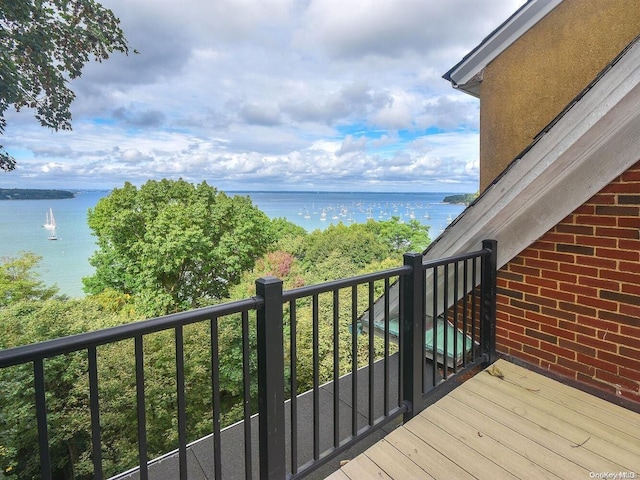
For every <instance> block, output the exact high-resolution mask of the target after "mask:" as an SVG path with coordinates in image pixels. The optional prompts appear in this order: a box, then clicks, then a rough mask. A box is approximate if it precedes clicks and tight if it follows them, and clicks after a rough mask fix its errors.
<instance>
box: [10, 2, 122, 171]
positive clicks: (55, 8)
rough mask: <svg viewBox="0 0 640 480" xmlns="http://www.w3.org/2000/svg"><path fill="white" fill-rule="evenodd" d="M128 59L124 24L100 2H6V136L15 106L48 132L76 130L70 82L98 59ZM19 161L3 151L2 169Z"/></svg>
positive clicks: (73, 96) (11, 167)
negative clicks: (9, 115) (117, 54)
mask: <svg viewBox="0 0 640 480" xmlns="http://www.w3.org/2000/svg"><path fill="white" fill-rule="evenodd" d="M114 51H120V52H123V53H128V45H127V41H126V39H125V37H124V33H123V32H122V30H121V28H120V20H119V19H118V18H116V17H115V15H114V14H113V12H112V11H111V10H109V9H107V8H104V7H103V6H102V5H100V4H99V3H98V2H96V1H94V0H47V1H39V0H2V2H0V134H4V130H5V127H6V119H5V117H4V114H5V112H6V110H7V109H8V108H9V106H11V105H13V106H14V107H15V109H16V110H17V111H19V110H21V109H22V108H25V107H26V108H31V109H33V110H35V117H36V119H37V120H38V121H39V122H40V124H41V125H42V126H45V127H49V128H52V129H54V130H60V129H61V130H70V129H71V112H70V106H71V102H72V101H73V99H74V98H75V94H74V93H73V91H72V90H71V89H70V88H69V87H68V82H69V80H73V79H74V78H77V77H79V76H80V75H81V73H82V68H83V67H84V65H85V64H86V63H87V62H88V61H89V60H90V59H91V57H93V58H94V59H95V60H96V61H99V62H100V61H102V60H106V59H107V58H109V55H110V54H111V53H112V52H114ZM14 168H15V159H14V158H13V157H11V156H10V155H9V153H7V151H6V150H5V149H4V147H3V146H2V145H0V169H1V170H5V171H10V170H13V169H14Z"/></svg>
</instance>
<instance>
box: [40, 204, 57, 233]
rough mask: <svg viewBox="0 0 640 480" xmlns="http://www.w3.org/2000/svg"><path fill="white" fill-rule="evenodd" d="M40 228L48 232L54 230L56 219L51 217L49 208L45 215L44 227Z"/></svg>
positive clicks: (51, 210) (51, 211) (51, 212)
mask: <svg viewBox="0 0 640 480" xmlns="http://www.w3.org/2000/svg"><path fill="white" fill-rule="evenodd" d="M42 226H43V227H44V228H46V229H48V230H53V229H54V228H56V219H55V218H54V217H53V209H52V208H50V209H49V211H48V212H46V213H45V221H44V225H42Z"/></svg>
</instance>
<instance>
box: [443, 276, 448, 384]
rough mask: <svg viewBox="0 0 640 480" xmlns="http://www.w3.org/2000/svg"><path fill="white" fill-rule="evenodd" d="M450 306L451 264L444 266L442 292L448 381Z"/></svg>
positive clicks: (444, 365)
mask: <svg viewBox="0 0 640 480" xmlns="http://www.w3.org/2000/svg"><path fill="white" fill-rule="evenodd" d="M448 305H449V264H448V263H446V264H445V265H444V287H443V292H442V310H443V311H442V319H443V321H442V330H443V332H442V378H443V379H444V380H446V379H447V378H448V376H449V368H448V365H449V351H448V342H449V328H448V323H449V322H448V318H447V317H448V311H449V309H448V308H447V306H448Z"/></svg>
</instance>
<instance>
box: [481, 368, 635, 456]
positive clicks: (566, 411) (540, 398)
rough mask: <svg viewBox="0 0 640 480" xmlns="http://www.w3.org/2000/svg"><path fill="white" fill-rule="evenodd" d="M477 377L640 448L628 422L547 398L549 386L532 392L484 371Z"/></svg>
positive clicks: (595, 431)
mask: <svg viewBox="0 0 640 480" xmlns="http://www.w3.org/2000/svg"><path fill="white" fill-rule="evenodd" d="M473 380H474V382H475V381H477V382H482V383H484V384H485V385H487V386H489V387H490V388H493V389H495V390H497V391H499V392H501V393H502V394H503V395H508V396H510V397H512V398H514V399H516V400H518V401H520V402H521V403H522V404H523V405H528V406H530V407H532V408H536V409H538V410H540V411H542V412H544V413H545V414H547V415H550V416H552V417H554V418H557V419H558V420H559V421H566V422H568V423H571V424H572V425H580V426H581V427H582V428H583V429H584V430H585V431H586V432H587V434H588V436H592V437H598V438H602V439H603V440H605V441H607V442H609V443H610V444H612V445H616V446H618V447H619V448H624V449H629V448H630V449H631V451H633V452H638V451H640V440H638V439H637V438H634V437H633V436H631V435H629V434H628V433H627V431H628V429H629V426H628V424H627V425H623V426H617V427H614V426H611V425H609V424H606V423H603V419H602V417H601V419H600V420H597V419H595V418H592V417H589V416H587V415H583V414H582V412H579V411H576V410H574V409H573V408H572V406H569V405H561V404H559V403H556V402H554V401H552V400H551V399H549V398H546V397H545V393H546V390H545V389H540V390H539V391H532V390H531V389H527V387H524V386H522V385H519V384H517V383H516V382H511V381H505V380H503V379H500V378H497V377H493V376H491V375H488V374H486V373H484V372H481V373H479V374H478V375H476V376H475V377H474V378H473ZM607 420H608V418H607ZM585 438H586V437H585ZM578 443H579V442H578Z"/></svg>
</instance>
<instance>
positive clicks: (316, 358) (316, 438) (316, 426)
mask: <svg viewBox="0 0 640 480" xmlns="http://www.w3.org/2000/svg"><path fill="white" fill-rule="evenodd" d="M312 309H313V311H312V315H311V321H312V322H313V323H312V326H313V327H312V328H313V459H314V460H316V461H317V460H318V459H319V458H320V378H319V377H320V355H319V352H318V349H319V343H320V341H319V332H318V327H319V325H318V323H319V320H318V295H317V294H316V295H313V297H312Z"/></svg>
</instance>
